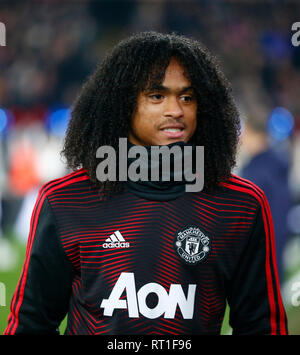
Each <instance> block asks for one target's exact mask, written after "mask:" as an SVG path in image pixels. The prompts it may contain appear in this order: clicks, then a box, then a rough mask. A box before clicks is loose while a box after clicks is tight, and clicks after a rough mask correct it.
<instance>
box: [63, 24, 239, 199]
mask: <svg viewBox="0 0 300 355" xmlns="http://www.w3.org/2000/svg"><path fill="white" fill-rule="evenodd" d="M171 57H174V58H176V59H177V60H178V61H179V62H180V63H181V65H182V66H183V67H184V69H185V75H186V76H187V78H188V79H189V80H190V82H191V85H192V86H193V88H194V90H195V95H196V100H197V128H196V131H195V133H194V135H193V137H192V139H191V141H190V142H191V143H193V144H195V145H201V146H204V148H205V149H204V164H205V165H204V167H205V179H204V189H205V190H206V191H207V192H213V191H214V190H215V188H216V187H217V186H218V184H219V183H220V182H221V181H225V180H226V179H228V178H229V177H230V174H231V170H232V168H233V167H234V166H235V164H236V151H237V146H238V141H239V135H240V120H239V114H238V111H237V108H236V106H235V104H234V101H233V97H232V91H231V86H230V84H229V82H228V81H227V79H226V78H225V77H224V75H223V73H222V72H221V70H220V69H219V64H218V62H217V60H216V59H215V58H214V57H213V56H212V55H211V54H210V53H209V51H208V50H207V49H206V48H205V47H204V46H203V45H202V44H201V43H200V42H199V41H198V40H195V39H191V38H187V37H185V36H182V35H178V34H175V33H171V34H162V33H157V32H154V31H149V32H142V33H138V34H134V35H132V36H131V37H129V38H126V39H124V40H122V41H121V42H119V44H118V45H117V46H115V47H114V48H113V49H112V50H111V51H110V52H109V53H108V54H107V55H106V57H105V58H104V59H103V61H102V62H101V63H100V64H99V65H98V67H97V68H96V70H95V72H94V73H93V74H92V75H91V76H90V77H89V78H88V80H87V82H86V83H85V84H84V85H83V88H82V90H81V92H80V93H79V96H78V98H77V99H76V100H75V103H74V105H73V107H72V110H71V119H70V122H69V126H68V130H67V133H66V137H65V142H64V147H63V151H62V154H63V156H64V157H65V158H66V160H67V165H68V168H70V169H72V170H76V169H78V168H84V169H86V170H87V171H88V174H89V177H90V180H91V181H92V183H93V184H94V186H96V187H97V188H99V191H102V192H103V191H104V192H106V193H107V194H108V196H111V195H112V194H114V193H117V192H119V191H122V189H123V183H122V182H119V181H116V182H112V181H105V182H100V181H98V180H97V178H96V168H97V165H98V164H99V162H100V160H99V159H98V158H96V151H97V149H98V148H99V147H100V146H103V145H110V146H112V147H114V148H115V150H116V151H118V146H119V138H121V137H127V138H128V134H129V128H130V124H131V119H132V116H133V112H134V111H135V109H136V105H137V97H138V94H139V92H141V91H142V90H145V89H147V88H148V87H152V86H155V85H159V84H161V83H162V82H163V79H164V74H165V70H166V68H167V66H168V64H169V62H170V59H171Z"/></svg>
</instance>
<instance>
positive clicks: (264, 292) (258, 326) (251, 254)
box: [227, 194, 288, 335]
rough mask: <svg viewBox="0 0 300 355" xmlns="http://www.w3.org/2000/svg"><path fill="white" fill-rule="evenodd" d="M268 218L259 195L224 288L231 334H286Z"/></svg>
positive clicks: (264, 203)
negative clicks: (259, 200) (243, 242)
mask: <svg viewBox="0 0 300 355" xmlns="http://www.w3.org/2000/svg"><path fill="white" fill-rule="evenodd" d="M274 243H275V240H274V228H273V221H272V215H271V212H270V208H269V204H268V201H267V200H266V198H265V195H264V194H263V198H262V200H261V203H260V204H259V206H258V209H257V212H256V217H255V219H254V222H253V225H252V230H251V233H250V235H249V238H248V240H247V242H246V244H245V247H244V249H243V252H242V254H241V256H240V259H239V262H238V265H237V267H236V269H235V272H234V275H233V277H232V279H231V280H230V282H229V284H228V285H227V286H228V287H227V300H228V304H229V308H230V317H229V324H230V326H231V327H232V329H233V334H234V335H237V334H240V335H244V334H249V335H251V334H269V335H276V334H277V335H279V334H287V333H288V330H287V319H286V314H285V310H284V307H283V303H282V299H281V293H280V285H279V281H278V275H277V266H276V255H275V245H274Z"/></svg>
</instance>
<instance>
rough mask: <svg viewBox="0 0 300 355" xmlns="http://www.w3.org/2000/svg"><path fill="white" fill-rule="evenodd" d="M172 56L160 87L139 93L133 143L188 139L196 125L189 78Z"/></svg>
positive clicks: (158, 143)
mask: <svg viewBox="0 0 300 355" xmlns="http://www.w3.org/2000/svg"><path fill="white" fill-rule="evenodd" d="M183 73H184V69H183V67H182V66H181V65H180V64H179V62H178V61H177V60H176V59H175V58H171V61H170V63H169V66H168V67H167V69H166V72H165V77H164V81H163V83H162V85H161V87H158V88H155V89H153V90H151V91H143V92H141V93H140V94H139V95H138V99H137V110H136V112H135V113H134V115H133V117H132V123H131V128H130V133H129V141H130V142H131V143H133V144H135V145H167V144H170V143H174V142H179V141H184V142H188V141H189V140H190V139H191V137H192V136H193V134H194V132H195V130H196V125H197V102H196V99H195V96H194V91H193V89H192V88H191V83H190V81H189V80H188V79H187V78H186V77H185V76H184V74H183Z"/></svg>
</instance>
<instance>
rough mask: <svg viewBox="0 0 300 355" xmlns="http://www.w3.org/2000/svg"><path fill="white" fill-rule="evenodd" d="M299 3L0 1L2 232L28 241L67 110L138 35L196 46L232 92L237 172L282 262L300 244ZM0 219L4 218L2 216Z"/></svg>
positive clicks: (55, 164)
mask: <svg viewBox="0 0 300 355" xmlns="http://www.w3.org/2000/svg"><path fill="white" fill-rule="evenodd" d="M295 14H298V15H299V14H300V3H299V2H297V1H289V2H286V1H279V0H277V1H276V0H274V1H266V2H262V1H246V2H244V1H225V0H224V1H221V0H220V1H200V0H189V1H170V0H152V1H142V0H130V1H117V0H113V1H111V0H101V1H97V0H94V1H88V0H86V1H84V0H76V1H66V0H65V1H63V2H58V1H56V0H48V1H47V0H41V1H38V0H35V1H26V2H25V1H24V2H21V1H9V2H8V1H7V2H5V1H4V2H1V3H0V22H2V23H4V24H5V27H6V46H5V47H0V201H1V204H0V222H1V223H0V235H1V230H2V233H4V234H5V235H9V234H10V233H13V234H16V235H17V236H18V237H20V238H23V239H24V240H26V238H27V233H28V228H29V220H30V214H31V211H32V207H33V203H34V200H35V198H36V194H37V191H38V189H39V187H40V186H41V185H42V184H43V183H45V182H46V181H49V180H50V179H54V178H57V177H59V176H62V175H64V174H65V173H67V171H66V168H65V165H64V163H63V161H62V160H61V158H60V150H61V148H62V142H63V136H64V133H65V129H66V126H67V122H68V119H69V109H70V106H71V105H72V103H73V101H74V99H75V97H76V95H77V94H78V93H79V91H80V88H81V86H82V84H83V83H84V81H85V80H86V79H87V77H88V75H89V74H90V73H91V72H92V71H93V70H94V68H95V66H96V64H97V63H98V62H99V61H101V59H102V58H103V57H104V56H105V54H106V52H107V50H109V49H110V48H111V47H112V46H114V45H115V44H116V43H117V42H118V41H119V40H120V39H123V38H125V37H126V36H128V35H130V34H132V33H134V32H139V31H146V30H155V31H162V32H171V31H172V32H176V33H179V34H184V35H187V36H192V37H193V38H196V39H199V40H200V41H202V43H203V44H204V45H205V46H206V47H208V48H209V50H210V51H211V52H212V53H213V54H214V55H215V56H216V57H217V59H218V60H219V62H220V66H221V68H222V70H223V72H224V73H225V75H226V76H227V78H228V79H229V81H230V82H231V83H232V89H233V93H234V97H235V100H236V103H237V105H238V107H239V110H240V113H241V121H242V124H243V131H242V136H241V145H240V149H239V155H238V164H237V167H236V171H235V172H236V173H237V174H240V175H241V176H244V177H245V178H249V179H252V180H253V181H254V182H256V183H257V184H258V185H259V186H260V187H262V188H263V189H264V191H266V194H267V197H268V200H269V201H270V205H271V210H272V214H273V216H274V219H276V223H275V224H276V225H275V229H276V231H277V232H276V233H278V235H280V238H281V239H280V241H279V242H278V243H277V244H278V248H279V249H278V253H280V250H283V249H284V247H285V242H282V243H281V240H282V241H285V240H287V239H288V238H289V237H291V236H295V235H300V225H299V221H300V208H299V204H300V100H299V93H300V90H299V87H300V47H294V46H293V45H292V43H291V37H292V31H291V27H292V24H293V23H294V22H296V21H297V20H298V21H300V18H296V17H295ZM1 216H2V217H1Z"/></svg>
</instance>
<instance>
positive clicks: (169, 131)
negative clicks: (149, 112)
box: [160, 124, 184, 138]
mask: <svg viewBox="0 0 300 355" xmlns="http://www.w3.org/2000/svg"><path fill="white" fill-rule="evenodd" d="M160 131H161V132H162V134H163V135H165V136H167V137H169V138H180V137H182V136H183V133H184V125H182V124H172V125H168V126H164V127H162V128H161V129H160Z"/></svg>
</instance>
